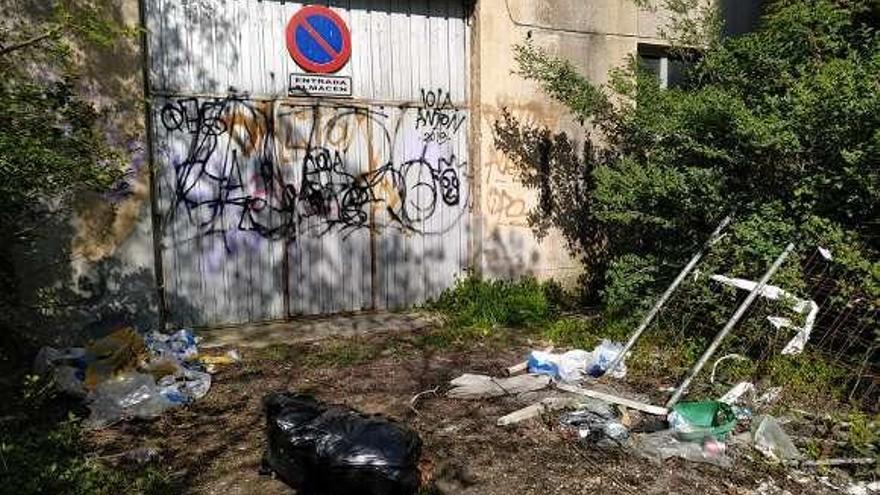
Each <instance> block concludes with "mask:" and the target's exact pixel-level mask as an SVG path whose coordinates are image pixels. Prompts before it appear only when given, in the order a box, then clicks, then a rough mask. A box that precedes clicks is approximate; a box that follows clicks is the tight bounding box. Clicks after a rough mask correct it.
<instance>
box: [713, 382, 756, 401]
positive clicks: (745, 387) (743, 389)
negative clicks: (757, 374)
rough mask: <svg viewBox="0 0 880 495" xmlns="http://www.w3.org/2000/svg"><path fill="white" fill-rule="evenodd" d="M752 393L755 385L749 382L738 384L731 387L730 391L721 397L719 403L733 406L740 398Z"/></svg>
mask: <svg viewBox="0 0 880 495" xmlns="http://www.w3.org/2000/svg"><path fill="white" fill-rule="evenodd" d="M749 392H752V393H753V394H754V392H755V385H754V384H753V383H751V382H739V383H737V384H736V385H734V386H733V388H731V389H730V390H728V391H727V393H726V394H724V395H722V396H721V398H720V399H718V400H719V401H720V402H723V403H725V404H728V405H731V406H732V405H734V404H736V403H737V402H739V400H740V399H741V398H742V396H743V395H745V394H747V393H749Z"/></svg>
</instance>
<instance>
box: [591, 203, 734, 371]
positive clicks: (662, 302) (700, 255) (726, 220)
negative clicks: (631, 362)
mask: <svg viewBox="0 0 880 495" xmlns="http://www.w3.org/2000/svg"><path fill="white" fill-rule="evenodd" d="M731 219H732V216H731V215H728V216H726V217H724V219H723V220H721V223H720V224H718V227H717V228H716V229H715V231H713V232H712V235H710V236H709V239H708V240H707V241H706V243H705V244H704V245H703V247H702V248H700V250H699V251H697V252H696V254H694V255H693V257H691V260H690V261H688V264H687V265H685V267H684V268H682V270H681V272H680V273H679V274H678V276H677V277H675V280H673V281H672V283H671V284H670V285H669V287H667V288H666V291H665V292H663V295H661V296H660V299H658V300H657V302H656V303H654V307H653V308H651V311H649V312H648V314H646V315H645V317H644V318H642V321H641V323H639V326H638V328H636V330H635V332H633V334H632V336H630V338H629V340H628V341H627V342H626V345H625V346H623V350H622V351H620V353H619V354H617V357H616V358H614V361H612V362H611V365H609V366H608V370H607V371H606V372H605V374H610V373H611V372H612V371H614V369H615V368H617V366H619V365H620V362H621V361H623V358H624V356H626V354H627V353H628V352H629V351H630V350H632V348H633V346H634V345H635V344H636V341H637V340H639V337H641V336H642V334H643V333H644V332H645V330H647V328H648V325H650V324H651V322H652V321H654V318H655V317H656V316H657V314H658V313H659V312H660V310H661V309H663V305H665V304H666V301H668V300H669V298H670V297H672V294H673V293H674V292H675V290H676V289H678V286H679V285H681V283H682V282H683V281H684V279H685V277H687V276H688V274H689V273H691V272H692V271H693V270H694V268H695V267H696V266H697V263H699V262H700V260H701V259H702V258H703V256H704V255H705V254H706V251H707V250H708V249H709V247H710V246H711V245H712V244H714V243H715V241H717V240H718V239H719V237H720V236H721V232H722V231H723V230H724V229H725V228H727V226H728V225H730V221H731Z"/></svg>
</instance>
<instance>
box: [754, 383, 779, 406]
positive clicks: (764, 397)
mask: <svg viewBox="0 0 880 495" xmlns="http://www.w3.org/2000/svg"><path fill="white" fill-rule="evenodd" d="M780 395H782V387H771V388H769V389H767V391H766V392H764V393H763V394H761V396H760V397H758V398H757V399H755V407H758V408H761V407H767V406H772V405H773V404H775V403H776V401H777V400H779V396H780Z"/></svg>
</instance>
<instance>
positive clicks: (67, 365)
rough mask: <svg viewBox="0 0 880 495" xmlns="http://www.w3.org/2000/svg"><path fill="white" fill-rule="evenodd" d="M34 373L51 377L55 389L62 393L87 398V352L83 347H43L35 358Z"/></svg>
mask: <svg viewBox="0 0 880 495" xmlns="http://www.w3.org/2000/svg"><path fill="white" fill-rule="evenodd" d="M34 372H35V373H37V374H38V375H51V376H52V379H53V381H54V382H55V388H57V389H58V390H59V391H60V392H62V393H65V394H67V395H70V396H73V397H78V398H84V397H85V396H86V393H87V391H86V388H85V383H84V382H85V377H86V350H85V349H84V348H82V347H70V348H67V349H55V348H54V347H43V348H42V349H40V352H39V353H37V357H36V358H34Z"/></svg>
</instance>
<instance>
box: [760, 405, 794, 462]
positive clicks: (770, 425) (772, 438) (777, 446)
mask: <svg viewBox="0 0 880 495" xmlns="http://www.w3.org/2000/svg"><path fill="white" fill-rule="evenodd" d="M753 425H754V426H753V427H752V438H753V440H754V442H755V448H756V449H757V450H758V451H759V452H761V453H762V454H764V455H765V456H767V457H768V458H770V459H773V460H777V461H792V460H797V459H800V458H801V453H800V452H799V451H798V449H797V447H795V445H794V442H792V441H791V438H790V437H789V436H788V435H787V434H786V433H785V432H784V431H783V430H782V427H781V426H779V422H778V421H776V418H774V417H773V416H759V417H757V418H755V420H754V422H753Z"/></svg>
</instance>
